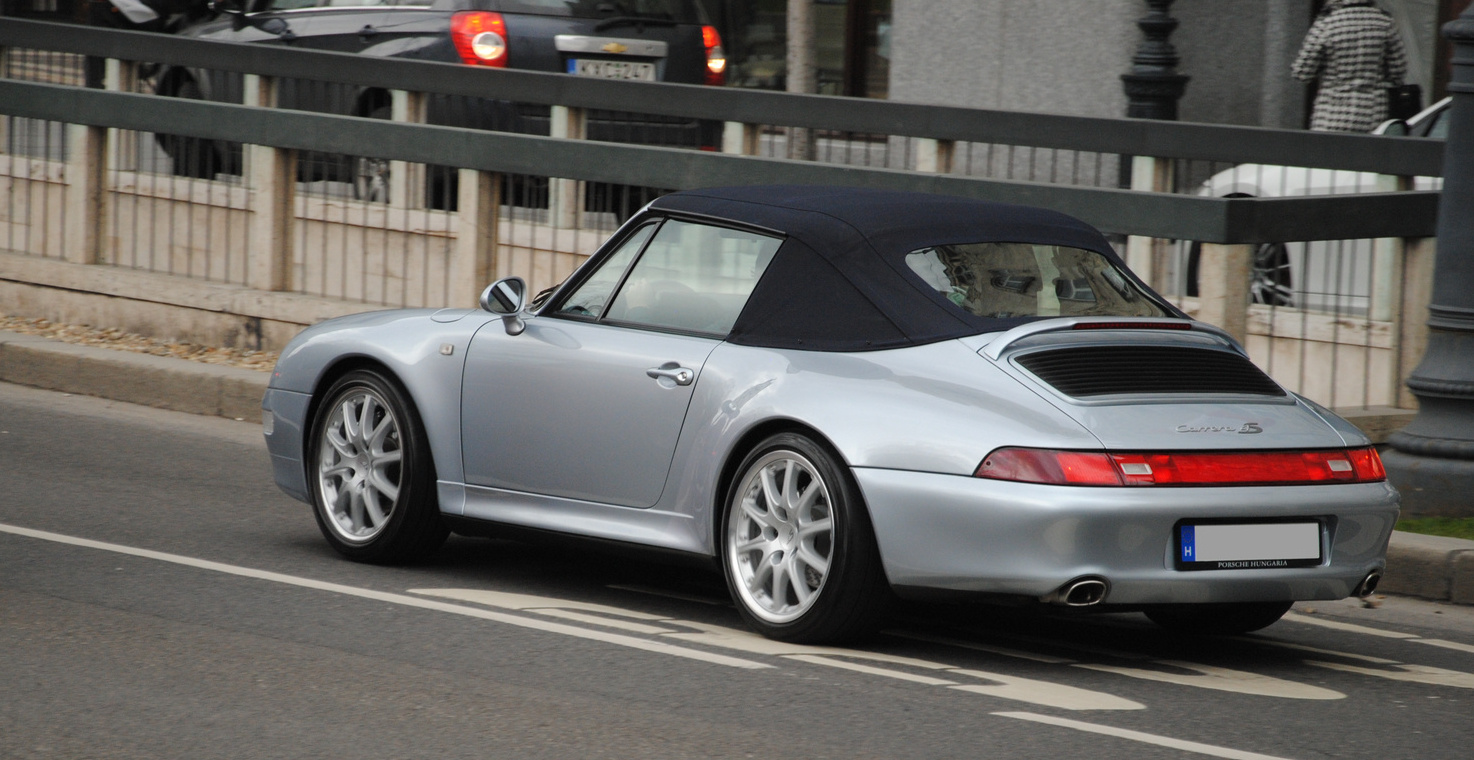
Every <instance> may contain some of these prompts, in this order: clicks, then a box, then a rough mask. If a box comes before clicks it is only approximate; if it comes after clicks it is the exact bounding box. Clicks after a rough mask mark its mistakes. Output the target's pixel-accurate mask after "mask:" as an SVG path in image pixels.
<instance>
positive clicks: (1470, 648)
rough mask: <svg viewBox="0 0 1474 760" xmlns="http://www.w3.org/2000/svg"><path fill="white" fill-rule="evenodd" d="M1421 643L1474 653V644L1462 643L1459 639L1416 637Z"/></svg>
mask: <svg viewBox="0 0 1474 760" xmlns="http://www.w3.org/2000/svg"><path fill="white" fill-rule="evenodd" d="M1414 641H1416V642H1418V643H1419V644H1428V645H1430V646H1435V647H1443V648H1444V649H1454V650H1458V651H1460V652H1469V653H1474V644H1461V643H1459V642H1457V641H1444V640H1443V639H1414Z"/></svg>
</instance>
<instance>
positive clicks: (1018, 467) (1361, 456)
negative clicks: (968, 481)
mask: <svg viewBox="0 0 1474 760" xmlns="http://www.w3.org/2000/svg"><path fill="white" fill-rule="evenodd" d="M973 474H974V475H975V476H977V477H980V478H989V479H992V480H1013V481H1018V482H1024V483H1045V484H1051V485H1090V486H1217V485H1240V486H1248V485H1307V484H1316V483H1374V482H1379V481H1383V480H1386V479H1387V473H1386V471H1385V470H1384V469H1383V467H1382V459H1381V457H1379V456H1378V455H1377V450H1376V449H1373V448H1362V449H1349V450H1348V449H1332V450H1328V451H1327V450H1322V451H1268V452H1260V451H1233V452H1179V453H1172V454H1161V453H1131V454H1120V453H1107V452H1091V451H1052V450H1047V449H1021V448H1002V449H998V450H996V451H994V452H993V453H991V454H989V455H988V456H987V457H985V458H984V459H983V462H982V464H980V465H978V468H977V470H976V472H974V473H973Z"/></svg>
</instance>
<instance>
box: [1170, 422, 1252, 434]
mask: <svg viewBox="0 0 1474 760" xmlns="http://www.w3.org/2000/svg"><path fill="white" fill-rule="evenodd" d="M1177 432H1179V433H1238V434H1240V435H1254V434H1256V433H1262V432H1264V428H1262V427H1260V426H1259V423H1257V422H1245V423H1244V424H1242V425H1239V426H1238V427H1234V426H1233V425H1178V426H1177Z"/></svg>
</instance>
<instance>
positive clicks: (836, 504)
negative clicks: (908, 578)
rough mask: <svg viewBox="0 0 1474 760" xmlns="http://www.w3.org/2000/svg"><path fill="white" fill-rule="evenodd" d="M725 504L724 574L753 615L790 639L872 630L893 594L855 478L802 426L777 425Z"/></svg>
mask: <svg viewBox="0 0 1474 760" xmlns="http://www.w3.org/2000/svg"><path fill="white" fill-rule="evenodd" d="M765 470H766V471H767V472H768V473H769V475H770V481H769V482H770V483H771V484H773V486H772V487H774V488H776V491H769V490H768V488H767V487H765V482H764V479H763V475H764V471H765ZM816 487H817V488H818V489H819V490H818V491H813V490H812V489H814V488H816ZM773 492H777V493H778V494H779V498H777V499H774V498H772V497H771V496H770V495H769V494H770V493H773ZM811 494H812V496H811ZM790 497H793V498H790ZM800 497H801V498H800ZM795 499H796V503H797V505H798V506H797V508H796V509H790V507H793V506H794V504H795ZM723 504H724V507H723V510H722V516H721V522H720V523H719V524H718V530H719V539H720V544H721V558H722V568H723V574H724V575H725V576H726V579H727V588H728V590H729V591H730V592H731V594H732V598H733V600H734V601H735V602H736V603H737V609H738V610H739V611H740V612H741V613H742V616H743V618H744V619H746V620H747V622H748V624H749V625H751V626H752V627H753V628H754V629H756V630H757V631H758V632H759V633H761V634H763V635H764V636H767V637H769V638H773V639H778V640H780V641H790V642H796V643H833V642H840V641H847V640H852V639H855V638H859V637H862V636H864V635H866V634H868V633H870V632H872V631H873V630H874V628H875V626H876V625H877V624H878V623H879V621H880V619H881V617H882V615H883V614H884V613H885V611H886V609H887V608H888V607H889V605H890V602H891V600H892V598H893V597H892V594H891V591H890V587H889V585H888V584H887V583H886V579H885V571H884V568H883V567H882V566H881V562H880V552H879V550H878V549H877V547H876V543H875V533H874V529H873V528H872V527H871V525H870V518H869V516H868V515H867V514H866V511H865V505H864V502H863V500H862V499H861V497H860V491H859V488H858V487H857V486H856V485H855V483H854V480H853V478H852V477H851V476H850V474H849V471H848V469H847V468H846V467H845V466H844V465H843V464H842V463H841V462H840V460H839V457H838V456H836V455H835V454H833V453H832V452H831V451H829V450H828V449H827V448H826V447H825V446H823V445H820V444H818V443H816V442H815V441H813V440H811V439H809V438H807V437H805V436H802V435H798V434H794V433H780V434H778V435H775V436H773V437H771V438H768V439H767V440H765V441H763V442H762V443H760V444H758V445H757V446H755V447H754V448H753V449H752V450H751V451H750V452H748V454H747V455H746V456H745V457H744V458H743V460H742V464H741V465H740V466H739V467H738V468H737V471H736V475H735V477H734V478H733V481H732V484H731V486H730V487H729V488H728V490H727V495H726V499H725V501H724V502H723ZM826 520H827V527H826V524H825V521H826ZM744 547H746V548H744ZM821 561H822V562H821ZM820 564H822V565H824V567H823V569H822V571H821V570H819V569H818V566H819V565H820ZM800 566H801V567H800ZM780 570H781V572H780ZM800 571H801V573H802V576H803V577H802V579H801V580H799V581H797V583H794V582H792V581H791V579H793V578H796V577H798V575H799V574H800ZM820 572H822V575H820ZM805 594H807V596H805Z"/></svg>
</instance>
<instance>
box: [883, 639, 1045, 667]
mask: <svg viewBox="0 0 1474 760" xmlns="http://www.w3.org/2000/svg"><path fill="white" fill-rule="evenodd" d="M885 633H886V635H887V636H894V637H896V638H898V639H909V640H911V641H922V642H926V643H928V644H941V645H942V646H949V647H957V648H958V649H971V650H974V651H977V652H987V653H988V654H997V655H1002V656H1004V657H1014V658H1017V659H1020V660H1032V661H1034V662H1042V663H1045V664H1047V665H1068V664H1070V663H1072V662H1074V660H1071V659H1068V658H1065V657H1055V656H1054V655H1048V654H1038V653H1036V652H1025V651H1022V650H1019V649H1009V648H1007V647H995V646H992V645H991V644H979V643H977V642H973V641H963V640H961V639H953V638H948V637H946V636H933V635H932V634H929V633H918V632H916V631H886V632H885Z"/></svg>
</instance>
